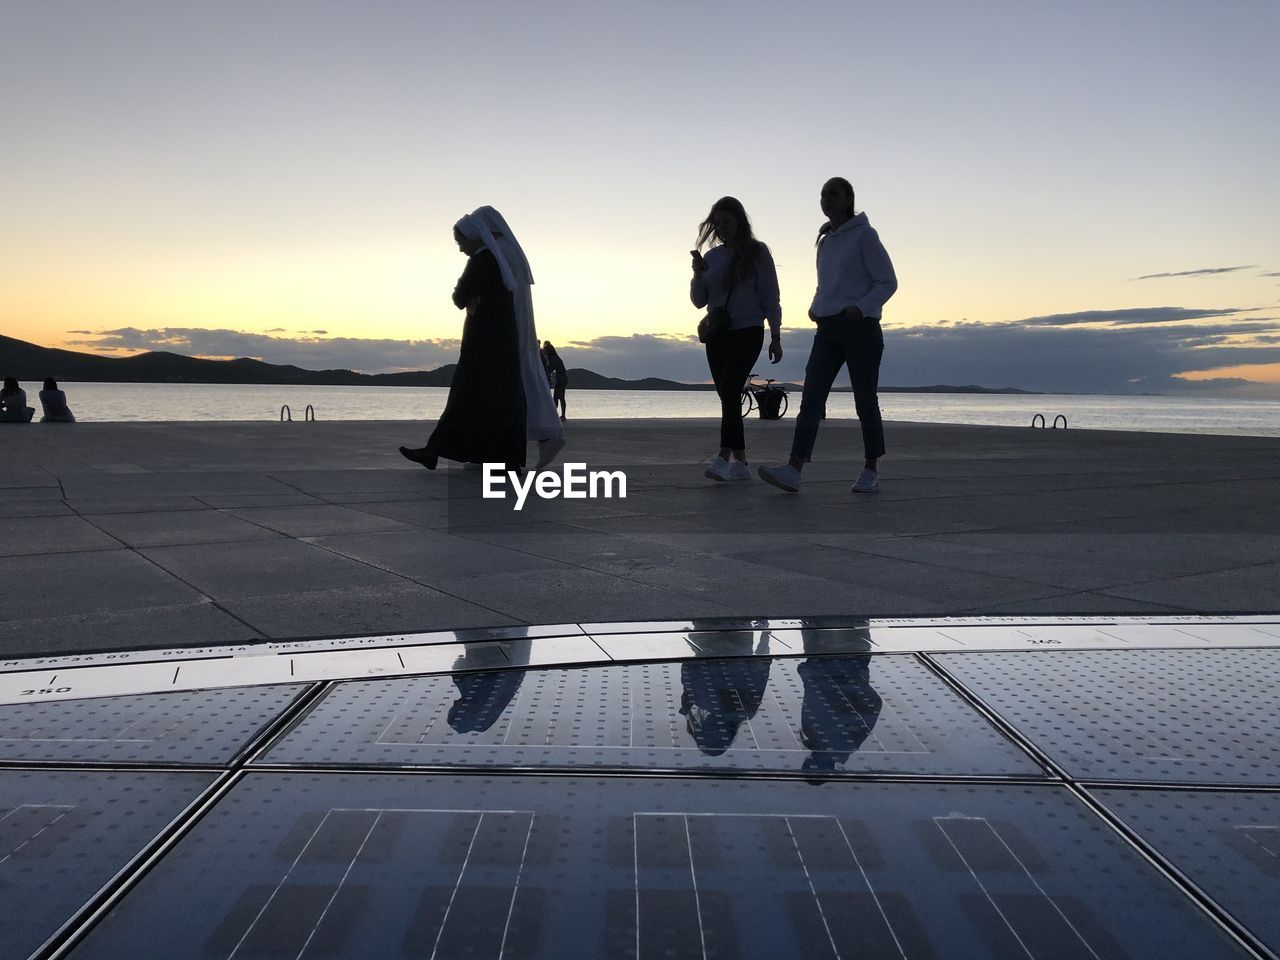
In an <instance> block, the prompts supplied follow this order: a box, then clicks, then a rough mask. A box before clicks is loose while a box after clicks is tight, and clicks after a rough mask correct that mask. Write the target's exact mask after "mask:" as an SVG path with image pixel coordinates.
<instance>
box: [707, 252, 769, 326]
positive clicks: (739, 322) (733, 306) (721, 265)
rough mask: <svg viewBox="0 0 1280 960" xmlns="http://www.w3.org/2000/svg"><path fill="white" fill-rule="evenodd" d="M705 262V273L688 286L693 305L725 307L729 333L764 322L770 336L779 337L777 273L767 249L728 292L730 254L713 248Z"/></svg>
mask: <svg viewBox="0 0 1280 960" xmlns="http://www.w3.org/2000/svg"><path fill="white" fill-rule="evenodd" d="M706 261H707V270H706V272H705V273H703V274H700V275H699V274H695V275H694V277H693V280H692V281H691V282H690V284H689V299H690V300H691V301H692V302H693V305H694V306H695V307H705V306H707V305H708V304H711V305H712V306H717V307H724V306H727V307H728V308H729V329H730V330H745V329H746V328H748V327H756V326H759V325H760V321H761V320H767V321H768V322H769V332H770V334H771V335H772V336H775V337H776V336H778V335H779V333H780V331H781V329H782V305H781V304H780V303H779V300H778V271H777V268H776V267H775V266H774V265H773V256H772V255H771V254H770V253H769V248H768V247H766V246H765V245H764V244H761V245H760V259H759V260H757V261H756V267H755V270H753V271H752V272H751V275H750V276H748V277H747V278H746V279H745V280H744V281H743V282H742V283H740V284H738V285H737V286H736V287H734V288H733V289H732V290H730V291H726V290H725V288H724V281H725V277H726V276H727V275H728V273H729V267H730V266H731V265H732V263H733V252H732V251H731V250H730V249H729V248H728V247H726V246H723V245H721V246H718V247H712V248H711V249H710V250H708V251H707V256H706Z"/></svg>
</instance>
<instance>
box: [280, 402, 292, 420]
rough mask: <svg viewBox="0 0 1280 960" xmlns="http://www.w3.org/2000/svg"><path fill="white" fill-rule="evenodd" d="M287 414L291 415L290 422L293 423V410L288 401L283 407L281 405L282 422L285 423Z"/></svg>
mask: <svg viewBox="0 0 1280 960" xmlns="http://www.w3.org/2000/svg"><path fill="white" fill-rule="evenodd" d="M285 414H288V416H289V422H290V423H293V411H292V410H290V409H289V405H288V404H287V403H286V404H285V405H284V406H283V407H281V408H280V422H281V423H284V420H285Z"/></svg>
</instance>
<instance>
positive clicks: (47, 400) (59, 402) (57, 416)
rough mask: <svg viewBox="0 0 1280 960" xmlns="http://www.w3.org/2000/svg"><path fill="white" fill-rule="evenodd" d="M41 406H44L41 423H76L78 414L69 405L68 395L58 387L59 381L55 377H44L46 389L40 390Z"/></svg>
mask: <svg viewBox="0 0 1280 960" xmlns="http://www.w3.org/2000/svg"><path fill="white" fill-rule="evenodd" d="M40 406H42V407H43V408H44V416H43V417H41V418H40V422H41V423H75V422H76V415H75V414H74V413H72V412H71V408H70V407H68V406H67V395H66V394H65V393H63V392H62V391H61V390H59V389H58V381H57V380H55V379H53V377H45V378H44V389H43V390H41V391H40Z"/></svg>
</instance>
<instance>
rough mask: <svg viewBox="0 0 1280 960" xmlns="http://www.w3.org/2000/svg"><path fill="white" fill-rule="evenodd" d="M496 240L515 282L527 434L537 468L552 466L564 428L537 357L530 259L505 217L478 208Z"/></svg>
mask: <svg viewBox="0 0 1280 960" xmlns="http://www.w3.org/2000/svg"><path fill="white" fill-rule="evenodd" d="M471 215H472V216H473V217H475V218H476V219H477V220H478V221H479V222H480V223H481V224H483V225H484V228H485V230H486V231H487V233H488V234H489V235H490V236H491V237H493V238H494V241H495V243H496V245H497V249H496V250H495V252H496V253H499V254H500V256H499V260H500V261H501V262H502V263H503V264H505V267H504V269H503V277H504V279H506V278H508V276H509V278H510V280H511V281H512V282H511V283H509V284H508V286H507V289H509V290H510V291H511V297H512V302H513V303H514V305H515V311H516V336H517V338H518V342H519V344H520V382H521V384H522V386H523V387H524V406H525V418H526V419H525V433H526V434H527V435H528V437H529V439H530V440H536V441H537V442H538V465H537V469H539V470H541V469H542V468H543V467H545V466H547V465H548V464H549V463H551V461H552V460H554V459H555V458H556V455H557V454H559V452H560V451H561V450H562V449H564V426H563V425H562V424H561V423H560V418H559V417H558V416H557V415H556V408H555V404H553V403H552V402H551V395H550V394H549V393H548V392H547V381H546V376H545V371H544V370H543V368H542V360H541V358H540V357H539V356H538V330H537V328H536V326H535V325H534V322H533V289H532V288H533V271H532V270H530V269H529V258H528V257H526V256H525V253H524V248H523V247H521V246H520V243H519V241H518V240H516V235H515V234H514V233H512V232H511V227H510V226H509V225H508V224H507V221H506V218H504V217H503V216H502V214H500V213H499V212H498V211H497V210H495V209H493V207H487V206H486V207H478V208H477V209H476V210H475V211H474V212H473V213H472V214H471Z"/></svg>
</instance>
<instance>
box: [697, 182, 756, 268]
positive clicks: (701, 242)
mask: <svg viewBox="0 0 1280 960" xmlns="http://www.w3.org/2000/svg"><path fill="white" fill-rule="evenodd" d="M720 210H723V211H724V212H725V213H727V214H729V216H731V217H733V218H734V219H735V220H737V221H738V233H737V235H736V236H735V237H734V238H733V239H732V240H731V241H729V243H727V244H723V241H721V240H720V238H719V237H717V236H716V225H715V216H716V212H717V211H720ZM722 244H723V245H724V246H727V247H728V248H729V249H730V250H731V251H732V252H733V260H732V262H731V263H730V264H729V271H728V273H726V274H725V278H724V288H725V289H726V290H732V289H733V288H734V287H735V286H737V285H738V284H739V283H741V282H742V281H743V280H745V279H746V278H747V277H749V276H751V271H753V270H754V269H755V268H756V264H757V263H758V262H759V260H760V249H761V248H762V247H763V246H764V244H763V243H761V242H760V241H759V240H757V239H756V235H755V233H754V232H753V231H752V229H751V218H750V217H748V216H747V211H746V209H745V208H744V207H743V206H742V201H741V200H739V199H738V198H737V197H721V198H720V199H719V200H717V201H716V202H715V203H713V204H712V205H711V212H710V213H708V214H707V219H705V220H703V221H702V223H700V224H698V242H697V248H698V249H699V250H701V249H702V248H703V247H706V246H712V247H718V246H721V245H722Z"/></svg>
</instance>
